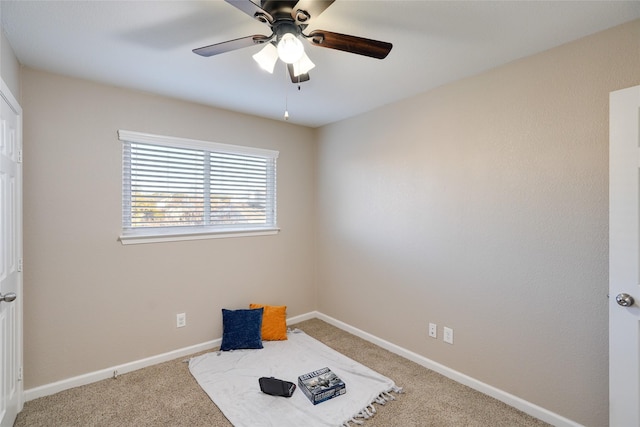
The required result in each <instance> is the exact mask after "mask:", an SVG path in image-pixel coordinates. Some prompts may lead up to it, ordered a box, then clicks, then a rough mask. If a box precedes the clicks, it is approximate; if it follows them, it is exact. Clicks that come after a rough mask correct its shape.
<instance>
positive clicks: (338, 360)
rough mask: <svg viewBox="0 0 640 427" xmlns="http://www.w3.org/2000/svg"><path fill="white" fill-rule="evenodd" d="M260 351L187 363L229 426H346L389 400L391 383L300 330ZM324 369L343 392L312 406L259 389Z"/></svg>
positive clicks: (301, 399)
mask: <svg viewBox="0 0 640 427" xmlns="http://www.w3.org/2000/svg"><path fill="white" fill-rule="evenodd" d="M263 345H264V348H262V349H260V350H235V351H224V352H214V353H207V354H204V355H202V356H198V357H194V358H192V359H191V360H190V361H189V370H190V371H191V374H192V375H193V376H194V377H195V379H196V380H197V381H198V384H200V386H201V387H202V388H203V389H204V391H205V392H206V393H207V394H208V395H209V397H210V398H211V400H213V402H214V403H215V404H216V405H217V406H218V408H220V410H221V411H222V413H223V414H224V415H225V417H227V419H228V420H229V421H230V422H231V423H232V424H233V425H234V426H235V427H262V426H264V427H267V426H268V427H287V426H291V427H300V426H333V427H336V426H341V425H342V426H348V425H349V424H350V423H355V424H362V423H363V418H369V417H371V416H373V415H374V413H375V407H374V406H373V403H379V404H385V403H386V402H387V401H389V400H395V398H394V396H393V395H392V394H390V393H391V392H396V393H397V392H400V391H401V389H400V388H398V387H396V385H395V384H394V382H393V381H392V380H390V379H389V378H387V377H385V376H383V375H380V374H378V373H377V372H375V371H373V370H372V369H370V368H367V367H366V366H364V365H362V364H360V363H358V362H356V361H355V360H352V359H350V358H348V357H346V356H345V355H343V354H341V353H338V352H337V351H335V350H333V349H331V348H329V347H327V346H326V345H324V344H322V343H321V342H320V341H317V340H315V339H313V338H311V337H310V336H308V335H307V334H305V333H304V332H302V331H298V330H295V331H293V332H289V333H288V340H286V341H265V342H263ZM324 367H329V368H330V369H331V370H332V371H333V372H335V373H336V374H337V375H338V376H339V377H340V378H341V379H342V380H343V381H344V383H345V384H346V389H347V392H346V393H345V394H344V395H342V396H338V397H335V398H333V399H330V400H327V401H325V402H322V403H319V404H317V405H313V404H312V403H311V402H310V401H309V399H308V398H307V397H306V396H305V395H304V393H303V392H302V391H301V390H299V389H296V391H295V392H294V394H293V396H291V397H290V398H285V397H275V396H269V395H267V394H264V393H262V392H261V391H260V386H259V384H258V378H260V377H276V378H279V379H282V380H286V381H291V382H293V383H295V384H296V385H297V384H298V376H299V375H302V374H306V373H308V372H311V371H315V370H318V369H321V368H324Z"/></svg>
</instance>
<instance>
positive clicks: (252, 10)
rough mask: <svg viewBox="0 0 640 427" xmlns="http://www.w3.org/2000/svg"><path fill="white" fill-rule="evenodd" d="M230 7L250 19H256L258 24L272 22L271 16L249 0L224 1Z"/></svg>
mask: <svg viewBox="0 0 640 427" xmlns="http://www.w3.org/2000/svg"><path fill="white" fill-rule="evenodd" d="M225 1H226V2H227V3H229V4H230V5H232V6H234V7H236V8H237V9H239V10H241V11H243V12H244V13H246V14H247V15H249V16H250V17H252V18H255V19H257V20H258V21H260V22H265V23H267V22H269V23H271V22H273V16H271V14H270V13H269V12H267V11H266V10H264V9H263V8H261V7H260V6H258V5H257V4H255V3H254V2H252V1H251V0H225Z"/></svg>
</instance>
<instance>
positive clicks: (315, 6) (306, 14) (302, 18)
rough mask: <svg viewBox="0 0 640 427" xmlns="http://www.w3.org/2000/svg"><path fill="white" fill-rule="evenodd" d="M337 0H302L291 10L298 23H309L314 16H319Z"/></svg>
mask: <svg viewBox="0 0 640 427" xmlns="http://www.w3.org/2000/svg"><path fill="white" fill-rule="evenodd" d="M334 1H335V0H300V1H299V2H298V3H296V5H295V6H294V7H293V9H292V10H291V17H292V18H293V19H294V21H296V22H297V23H298V24H308V23H309V21H310V20H311V19H313V18H317V17H318V16H319V15H320V14H321V13H322V12H324V11H325V10H326V9H327V8H328V7H329V6H331V5H332V4H333V2H334Z"/></svg>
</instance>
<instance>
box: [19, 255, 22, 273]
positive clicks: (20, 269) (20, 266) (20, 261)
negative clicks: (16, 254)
mask: <svg viewBox="0 0 640 427" xmlns="http://www.w3.org/2000/svg"><path fill="white" fill-rule="evenodd" d="M18 273H22V258H20V259H19V260H18Z"/></svg>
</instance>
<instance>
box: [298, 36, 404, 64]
mask: <svg viewBox="0 0 640 427" xmlns="http://www.w3.org/2000/svg"><path fill="white" fill-rule="evenodd" d="M309 39H310V40H311V44H312V45H314V46H320V47H327V48H329V49H337V50H342V51H344V52H350V53H356V54H358V55H364V56H369V57H371V58H377V59H384V58H386V57H387V55H388V54H389V52H391V48H392V47H393V45H392V44H391V43H387V42H381V41H378V40H371V39H365V38H362V37H356V36H349V35H346V34H339V33H332V32H330V31H325V30H314V31H312V32H311V33H310V34H309Z"/></svg>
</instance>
